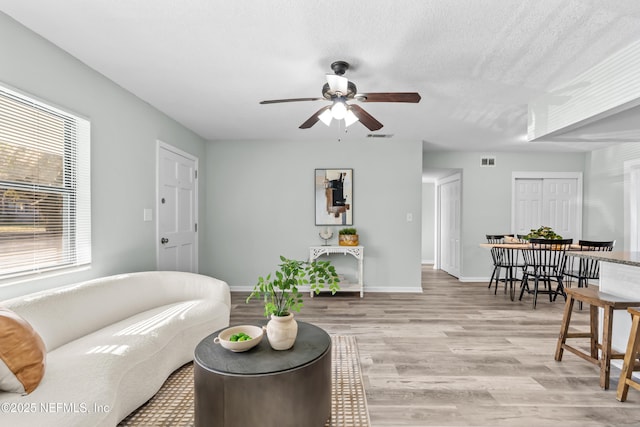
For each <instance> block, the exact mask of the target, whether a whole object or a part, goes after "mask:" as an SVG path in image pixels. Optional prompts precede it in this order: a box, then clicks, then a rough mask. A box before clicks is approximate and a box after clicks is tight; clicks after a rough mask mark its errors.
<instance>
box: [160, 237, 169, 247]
mask: <svg viewBox="0 0 640 427" xmlns="http://www.w3.org/2000/svg"><path fill="white" fill-rule="evenodd" d="M160 243H162V244H163V245H164V244H165V243H169V239H167V238H166V237H163V238H162V239H160Z"/></svg>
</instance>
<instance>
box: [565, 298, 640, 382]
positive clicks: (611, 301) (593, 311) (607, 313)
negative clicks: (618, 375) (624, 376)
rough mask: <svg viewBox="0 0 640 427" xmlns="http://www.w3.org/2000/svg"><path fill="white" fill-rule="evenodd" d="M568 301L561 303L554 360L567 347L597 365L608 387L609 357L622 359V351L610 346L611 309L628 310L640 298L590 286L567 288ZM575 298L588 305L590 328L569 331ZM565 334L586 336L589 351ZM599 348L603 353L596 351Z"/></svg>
mask: <svg viewBox="0 0 640 427" xmlns="http://www.w3.org/2000/svg"><path fill="white" fill-rule="evenodd" d="M566 293H567V302H566V304H565V306H564V315H563V318H562V326H560V335H559V336H558V344H557V346H556V354H555V360H557V361H558V362H560V361H561V360H562V354H563V352H564V350H568V351H570V352H571V353H573V354H575V355H576V356H578V357H581V358H582V359H584V360H586V361H587V362H591V363H593V364H594V365H597V366H599V367H600V387H602V388H603V389H605V390H607V389H608V388H609V374H610V370H611V359H623V358H624V356H625V355H624V353H617V352H614V351H613V350H612V349H611V333H612V330H613V311H614V310H627V309H628V308H629V307H635V306H640V301H631V300H628V299H625V298H622V297H618V296H615V295H611V294H605V293H603V292H600V291H598V289H596V288H594V287H591V288H567V289H566ZM575 301H582V302H586V303H587V304H589V305H590V307H589V317H590V319H589V324H590V330H589V332H569V323H570V322H571V313H572V311H573V303H574V302H575ZM598 307H599V308H602V309H603V311H604V318H603V319H602V329H603V330H602V343H601V344H600V343H598ZM568 338H589V341H590V354H587V353H585V352H584V351H582V350H579V349H577V348H575V347H572V346H570V345H569V344H567V343H566V342H567V339H568ZM598 350H600V352H601V353H602V354H601V355H599V354H598Z"/></svg>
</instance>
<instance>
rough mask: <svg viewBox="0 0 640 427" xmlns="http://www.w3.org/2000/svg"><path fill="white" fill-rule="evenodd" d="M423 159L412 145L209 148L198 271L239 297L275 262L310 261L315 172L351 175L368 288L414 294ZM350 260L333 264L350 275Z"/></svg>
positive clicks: (219, 144) (259, 144)
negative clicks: (282, 259) (286, 259)
mask: <svg viewBox="0 0 640 427" xmlns="http://www.w3.org/2000/svg"><path fill="white" fill-rule="evenodd" d="M421 151H422V148H421V143H420V142H419V141H416V142H407V141H395V140H394V141H393V142H392V143H390V142H389V141H382V142H380V141H348V142H346V141H342V142H338V141H335V140H334V141H324V142H318V143H308V142H304V143H303V142H293V143H285V142H264V141H257V142H255V141H254V142H249V141H246V142H236V141H234V142H211V143H210V144H209V145H208V146H207V156H206V164H207V167H208V171H207V180H206V182H205V185H204V186H205V187H206V188H207V195H208V198H207V209H206V210H207V224H206V229H205V232H204V234H203V235H201V241H203V242H204V257H202V258H201V259H202V260H203V262H202V263H201V264H200V266H201V267H200V270H201V272H202V273H204V274H209V275H213V276H215V277H218V278H220V279H223V280H225V281H227V282H228V283H229V285H230V286H231V287H232V288H235V289H244V288H246V287H251V286H253V285H254V284H255V282H256V279H257V277H258V276H260V275H266V274H267V273H268V272H270V271H273V269H274V267H275V266H276V264H278V263H279V256H280V255H284V256H286V257H289V258H297V259H308V257H309V250H308V248H309V246H310V245H320V244H322V241H321V240H320V238H319V237H318V231H319V227H316V226H315V220H314V204H315V201H314V200H315V199H314V169H315V168H353V192H354V194H353V205H354V206H353V209H354V210H353V218H354V227H356V228H357V230H358V234H359V236H360V244H361V245H363V246H364V248H365V249H364V254H365V262H364V266H365V273H364V279H365V280H364V281H365V285H366V287H367V288H368V289H370V290H396V291H403V290H410V291H419V290H420V245H421V236H420V233H421V231H420V229H421V221H420V218H421V191H422V189H421V185H422V182H421V175H422V165H421ZM407 213H412V214H413V221H412V222H407V221H406V214H407ZM338 229H339V227H334V234H336V236H335V237H334V238H333V240H332V243H333V244H337V230H338ZM350 258H351V257H350V256H349V257H348V258H347V257H344V256H336V255H333V256H332V257H331V258H330V259H331V260H332V262H334V263H335V264H336V265H337V266H338V267H340V268H339V269H343V270H344V272H345V273H347V274H348V275H352V276H355V261H354V260H353V259H350ZM350 270H353V272H351V271H350Z"/></svg>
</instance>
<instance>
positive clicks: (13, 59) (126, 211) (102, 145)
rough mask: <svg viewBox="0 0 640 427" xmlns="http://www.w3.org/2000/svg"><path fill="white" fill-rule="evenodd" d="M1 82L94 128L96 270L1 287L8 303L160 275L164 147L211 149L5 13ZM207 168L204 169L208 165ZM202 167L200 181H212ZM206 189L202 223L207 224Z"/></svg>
mask: <svg viewBox="0 0 640 427" xmlns="http://www.w3.org/2000/svg"><path fill="white" fill-rule="evenodd" d="M0 58H1V62H2V65H1V66H0V82H2V83H4V84H7V85H10V86H12V87H14V88H16V89H19V90H21V91H24V92H28V93H29V94H31V95H33V96H35V97H38V98H40V99H42V100H43V101H48V102H50V103H51V104H54V105H57V106H59V107H60V108H62V109H66V110H68V111H71V112H75V113H77V114H79V115H82V116H85V117H87V118H88V119H89V120H90V121H91V163H92V165H91V167H92V170H91V172H92V181H91V192H92V201H91V212H92V240H93V244H92V246H93V263H92V266H91V269H89V270H84V271H79V272H75V273H73V274H67V275H60V276H56V277H48V278H42V279H39V280H30V281H28V282H24V283H20V284H17V285H6V284H5V285H4V286H2V284H0V300H2V299H5V298H8V297H11V296H14V295H19V294H25V293H29V292H33V291H35V290H39V289H44V288H48V287H53V286H58V285H61V284H66V283H73V282H77V281H80V280H85V279H90V278H94V277H100V276H104V275H109V274H116V273H123V272H131V271H140V270H153V269H155V268H156V256H155V248H156V245H155V226H156V222H155V218H154V221H153V222H143V220H142V219H143V215H142V214H143V209H144V208H153V209H154V217H155V194H156V190H155V186H156V184H155V180H156V170H155V167H156V140H157V139H161V140H163V141H164V142H167V143H169V144H172V145H174V146H176V147H178V148H180V149H182V150H184V151H187V152H189V153H191V154H193V155H195V156H197V157H199V158H201V159H204V157H205V142H204V141H203V140H202V139H201V138H200V137H198V136H197V135H195V134H194V133H192V132H190V131H189V130H187V129H186V128H184V127H183V126H181V125H180V124H178V123H176V122H175V121H173V120H171V119H169V118H168V117H166V116H165V115H163V114H162V113H160V112H158V111H157V110H155V109H153V108H151V107H150V106H149V105H148V104H146V103H145V102H142V101H141V100H140V99H138V98H136V97H135V96H134V95H132V94H131V93H129V92H127V91H125V90H123V89H122V88H121V87H119V86H117V85H116V84H114V83H113V82H111V81H109V80H108V79H106V78H105V77H104V76H102V75H100V74H98V73H97V72H95V71H93V70H91V69H90V68H88V67H87V66H86V65H84V64H82V63H81V62H79V61H78V60H76V59H74V58H73V57H71V56H70V55H68V54H67V53H65V52H63V51H61V50H60V49H58V48H57V47H55V46H54V45H52V44H51V43H49V42H48V41H46V40H44V39H42V38H41V37H39V36H37V35H36V34H34V33H33V32H31V31H30V30H27V29H26V28H24V27H22V26H21V25H20V24H18V23H16V22H15V21H14V20H12V19H11V18H9V17H8V16H7V15H5V14H3V13H0ZM201 166H202V164H201ZM205 172H206V167H201V172H200V177H202V176H203V175H206V173H205ZM204 190H205V189H204V186H200V200H201V205H200V207H201V209H200V217H201V218H204V216H205V215H204V206H205V203H204V200H205V192H204Z"/></svg>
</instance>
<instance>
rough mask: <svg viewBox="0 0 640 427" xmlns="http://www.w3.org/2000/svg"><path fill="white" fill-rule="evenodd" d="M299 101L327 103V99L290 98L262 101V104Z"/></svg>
mask: <svg viewBox="0 0 640 427" xmlns="http://www.w3.org/2000/svg"><path fill="white" fill-rule="evenodd" d="M299 101H326V99H325V98H290V99H269V100H267V101H260V104H277V103H280V102H299Z"/></svg>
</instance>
